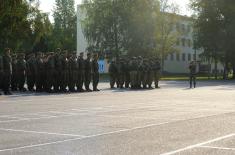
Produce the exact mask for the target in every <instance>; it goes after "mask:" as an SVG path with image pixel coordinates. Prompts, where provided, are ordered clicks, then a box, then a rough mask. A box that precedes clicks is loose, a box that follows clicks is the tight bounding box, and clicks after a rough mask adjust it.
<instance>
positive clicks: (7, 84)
mask: <svg viewBox="0 0 235 155" xmlns="http://www.w3.org/2000/svg"><path fill="white" fill-rule="evenodd" d="M98 59H99V57H98V55H97V54H94V55H92V54H91V53H88V54H87V59H84V53H81V54H80V55H79V57H77V55H76V52H71V53H69V52H68V51H66V50H65V51H61V49H57V50H56V52H55V53H54V52H49V53H46V54H43V53H41V52H37V53H36V54H34V53H33V54H30V55H28V57H27V60H26V58H25V54H23V53H19V54H11V50H10V49H9V48H6V49H5V51H4V54H3V55H2V56H0V89H2V90H3V92H4V94H5V95H11V94H12V93H11V92H10V90H11V91H22V92H24V91H27V90H29V91H36V92H48V93H52V92H56V93H58V92H84V91H87V92H91V91H92V90H91V89H90V84H91V82H92V84H93V91H99V89H98V83H99V64H98ZM84 87H85V90H84V89H83V88H84ZM26 88H27V89H26Z"/></svg>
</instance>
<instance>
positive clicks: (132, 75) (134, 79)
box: [130, 71, 138, 88]
mask: <svg viewBox="0 0 235 155" xmlns="http://www.w3.org/2000/svg"><path fill="white" fill-rule="evenodd" d="M130 79H131V88H136V87H137V85H138V73H137V71H131V72H130Z"/></svg>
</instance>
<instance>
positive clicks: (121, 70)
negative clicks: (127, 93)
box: [117, 59, 125, 88]
mask: <svg viewBox="0 0 235 155" xmlns="http://www.w3.org/2000/svg"><path fill="white" fill-rule="evenodd" d="M117 72H118V73H117V75H118V76H117V87H118V88H123V85H124V83H125V66H124V61H123V59H120V60H119V61H118V63H117Z"/></svg>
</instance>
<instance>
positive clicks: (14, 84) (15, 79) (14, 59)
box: [11, 54, 18, 91]
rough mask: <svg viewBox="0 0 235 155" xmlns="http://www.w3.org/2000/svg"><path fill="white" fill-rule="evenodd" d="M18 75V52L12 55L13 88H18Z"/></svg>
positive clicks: (13, 89)
mask: <svg viewBox="0 0 235 155" xmlns="http://www.w3.org/2000/svg"><path fill="white" fill-rule="evenodd" d="M17 82H18V75H17V56H16V54H13V55H12V75H11V90H12V91H17V90H18V87H17V86H18V83H17Z"/></svg>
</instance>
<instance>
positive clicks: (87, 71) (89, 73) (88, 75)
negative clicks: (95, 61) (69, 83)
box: [85, 53, 92, 92]
mask: <svg viewBox="0 0 235 155" xmlns="http://www.w3.org/2000/svg"><path fill="white" fill-rule="evenodd" d="M91 67H92V66H91V54H90V53H88V54H87V59H86V60H85V88H86V91H88V92H91V91H92V90H91V89H90V88H89V87H90V83H91V78H92V77H91V76H92V70H91V69H92V68H91Z"/></svg>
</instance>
